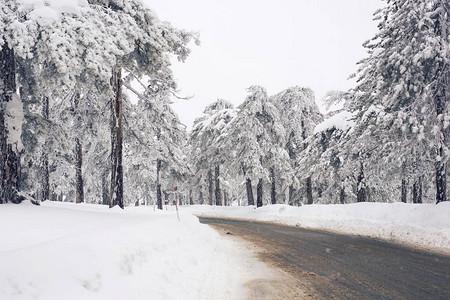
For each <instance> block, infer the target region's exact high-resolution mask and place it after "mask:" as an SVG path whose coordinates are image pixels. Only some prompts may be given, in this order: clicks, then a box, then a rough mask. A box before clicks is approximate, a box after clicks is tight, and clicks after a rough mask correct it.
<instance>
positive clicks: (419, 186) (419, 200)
mask: <svg viewBox="0 0 450 300" xmlns="http://www.w3.org/2000/svg"><path fill="white" fill-rule="evenodd" d="M422 180H423V176H419V179H418V180H417V203H422Z"/></svg>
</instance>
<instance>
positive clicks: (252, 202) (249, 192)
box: [245, 178, 255, 205]
mask: <svg viewBox="0 0 450 300" xmlns="http://www.w3.org/2000/svg"><path fill="white" fill-rule="evenodd" d="M245 185H246V187H247V203H248V205H255V200H254V199H253V188H252V181H251V180H250V178H247V181H246V183H245Z"/></svg>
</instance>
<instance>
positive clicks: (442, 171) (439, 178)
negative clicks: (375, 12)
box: [434, 1, 450, 204]
mask: <svg viewBox="0 0 450 300" xmlns="http://www.w3.org/2000/svg"><path fill="white" fill-rule="evenodd" d="M444 3H445V1H443V2H442V4H439V5H444ZM447 5H448V4H447ZM447 14H448V11H447V12H446V9H443V10H441V12H440V13H439V14H438V16H437V18H436V19H435V22H434V32H435V34H436V35H437V36H440V37H443V38H447V36H448V32H447V30H448V22H447V20H448V18H447V17H448V16H447ZM439 64H440V67H439V72H440V73H442V74H445V75H441V79H440V80H439V81H438V82H436V94H435V95H434V101H435V105H436V117H437V119H438V120H439V121H438V122H439V123H440V124H439V128H440V131H441V132H440V133H441V136H440V141H439V145H438V153H437V155H438V157H439V159H438V160H437V162H436V166H435V168H436V170H435V173H436V204H437V203H439V202H443V201H447V170H446V169H447V163H446V157H445V156H446V155H445V150H444V145H448V140H447V139H448V136H447V135H448V128H446V126H445V124H444V122H445V121H444V120H445V118H444V114H445V111H446V105H447V103H448V101H449V98H450V91H449V88H448V86H449V84H450V80H449V77H448V65H446V64H444V63H442V62H441V63H439Z"/></svg>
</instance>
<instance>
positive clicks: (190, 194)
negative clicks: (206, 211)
mask: <svg viewBox="0 0 450 300" xmlns="http://www.w3.org/2000/svg"><path fill="white" fill-rule="evenodd" d="M189 205H194V199H193V197H192V190H189Z"/></svg>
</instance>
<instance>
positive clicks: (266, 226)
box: [200, 218, 450, 300]
mask: <svg viewBox="0 0 450 300" xmlns="http://www.w3.org/2000/svg"><path fill="white" fill-rule="evenodd" d="M200 222H202V223H205V224H209V225H211V226H212V227H214V228H215V229H217V230H219V231H222V233H225V234H230V235H234V236H236V237H239V238H242V239H244V240H247V241H248V242H250V243H252V244H253V245H255V246H256V247H257V249H258V250H257V251H258V252H259V258H260V259H261V260H262V261H264V262H266V263H268V264H271V265H273V266H275V267H277V268H280V269H282V270H283V271H285V272H287V273H288V274H290V275H291V276H294V277H295V278H296V279H298V281H297V282H298V284H300V285H303V287H304V288H305V289H306V290H309V291H310V292H309V296H310V298H314V299H420V300H424V299H448V300H450V256H448V255H445V254H438V253H432V252H427V251H424V250H420V249H413V248H409V247H405V246H402V245H398V244H393V243H389V242H385V241H380V240H377V239H370V238H365V237H359V236H347V235H340V234H335V233H330V232H325V231H318V230H308V229H303V228H298V227H290V226H283V225H276V224H270V223H259V222H249V221H237V220H228V219H216V218H200Z"/></svg>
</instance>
